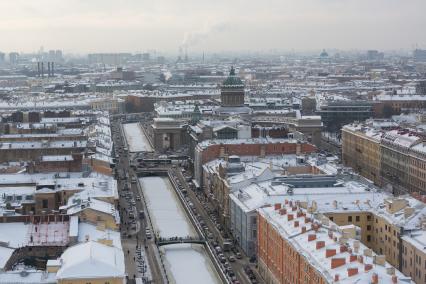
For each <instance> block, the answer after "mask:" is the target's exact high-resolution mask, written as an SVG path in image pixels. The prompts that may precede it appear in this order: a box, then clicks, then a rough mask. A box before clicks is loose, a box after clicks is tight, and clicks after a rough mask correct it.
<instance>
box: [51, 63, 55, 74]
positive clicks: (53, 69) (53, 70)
mask: <svg viewBox="0 0 426 284" xmlns="http://www.w3.org/2000/svg"><path fill="white" fill-rule="evenodd" d="M54 66H55V62H52V66H51V68H52V77H54V76H55V68H54Z"/></svg>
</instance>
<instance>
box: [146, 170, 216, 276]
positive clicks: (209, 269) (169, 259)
mask: <svg viewBox="0 0 426 284" xmlns="http://www.w3.org/2000/svg"><path fill="white" fill-rule="evenodd" d="M139 182H140V185H141V187H142V190H143V193H144V196H145V199H146V203H147V207H148V210H149V214H150V216H151V221H152V223H153V227H154V230H155V233H156V234H158V235H159V236H160V237H162V238H171V237H187V236H191V237H196V236H197V233H196V231H195V229H194V227H193V225H192V223H191V221H190V220H189V219H188V217H187V215H186V213H185V210H184V208H183V207H182V204H181V203H180V200H179V199H178V197H177V195H176V192H175V191H174V189H173V186H172V184H171V183H170V180H169V178H168V177H162V176H152V177H142V178H140V179H139ZM161 251H162V253H163V256H164V258H163V259H164V260H165V262H166V263H165V266H166V269H167V270H168V274H169V276H171V278H172V279H173V281H174V282H175V283H177V284H195V283H197V284H198V283H207V284H208V283H212V284H216V283H222V282H221V280H220V277H219V275H218V274H217V272H216V269H215V267H214V266H213V263H212V262H211V260H210V258H209V256H208V254H207V252H206V251H205V248H204V246H202V245H197V244H192V245H191V244H174V245H167V246H162V247H161Z"/></svg>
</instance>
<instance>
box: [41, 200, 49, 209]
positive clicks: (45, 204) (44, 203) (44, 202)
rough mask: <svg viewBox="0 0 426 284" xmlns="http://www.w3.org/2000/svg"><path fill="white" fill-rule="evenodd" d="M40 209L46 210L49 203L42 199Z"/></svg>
mask: <svg viewBox="0 0 426 284" xmlns="http://www.w3.org/2000/svg"><path fill="white" fill-rule="evenodd" d="M42 207H43V208H48V207H49V201H48V200H47V199H43V200H42Z"/></svg>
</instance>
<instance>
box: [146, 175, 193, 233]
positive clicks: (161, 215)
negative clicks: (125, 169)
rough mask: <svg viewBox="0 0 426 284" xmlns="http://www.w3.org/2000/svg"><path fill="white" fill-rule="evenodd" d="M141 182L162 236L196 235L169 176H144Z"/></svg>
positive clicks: (149, 207)
mask: <svg viewBox="0 0 426 284" xmlns="http://www.w3.org/2000/svg"><path fill="white" fill-rule="evenodd" d="M140 183H141V186H142V190H143V191H144V195H145V197H146V199H147V205H148V210H149V212H150V215H151V218H152V221H153V223H154V227H155V230H156V231H157V232H158V233H159V234H160V236H161V237H163V238H171V237H186V236H195V231H194V229H193V228H192V224H191V223H190V221H189V220H188V217H186V215H185V212H184V209H183V208H182V207H181V204H180V202H179V200H178V197H177V196H176V193H175V192H174V190H173V188H172V185H171V183H170V181H169V179H168V178H166V177H143V178H141V179H140Z"/></svg>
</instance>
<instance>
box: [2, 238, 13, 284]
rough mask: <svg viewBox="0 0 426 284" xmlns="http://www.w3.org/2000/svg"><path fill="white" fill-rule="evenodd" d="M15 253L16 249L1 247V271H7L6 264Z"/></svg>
mask: <svg viewBox="0 0 426 284" xmlns="http://www.w3.org/2000/svg"><path fill="white" fill-rule="evenodd" d="M14 251H15V250H14V249H11V248H7V247H2V246H0V271H2V270H4V269H5V266H6V263H7V261H8V260H9V259H10V257H11V256H12V254H13V252H14ZM0 279H1V274H0Z"/></svg>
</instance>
